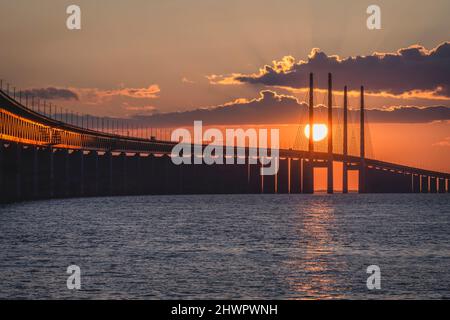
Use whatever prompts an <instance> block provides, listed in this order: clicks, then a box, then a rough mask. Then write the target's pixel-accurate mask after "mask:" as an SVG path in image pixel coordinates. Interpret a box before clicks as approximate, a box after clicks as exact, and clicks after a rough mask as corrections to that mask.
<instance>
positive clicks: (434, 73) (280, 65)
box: [210, 42, 450, 97]
mask: <svg viewBox="0 0 450 320" xmlns="http://www.w3.org/2000/svg"><path fill="white" fill-rule="evenodd" d="M310 72H313V73H315V74H316V75H317V77H318V78H319V81H318V86H319V87H321V88H325V87H326V85H327V82H326V77H327V73H328V72H331V73H333V76H334V84H335V87H336V88H339V89H341V88H342V87H343V86H344V85H348V86H350V87H351V88H358V87H359V86H360V85H362V84H363V85H365V86H366V87H367V90H368V91H370V92H374V93H380V92H387V93H391V94H402V93H405V92H411V91H416V90H418V91H433V92H434V94H435V95H442V96H445V97H450V42H445V43H442V44H441V45H439V46H438V47H436V48H435V49H432V50H427V49H425V48H424V47H422V46H418V45H415V46H411V47H409V48H405V49H400V50H398V51H397V52H396V53H374V54H372V55H369V56H356V57H349V58H345V59H341V58H339V57H338V56H328V55H327V54H325V53H323V52H321V51H320V50H319V49H313V51H312V52H311V55H310V56H309V58H308V60H307V61H300V62H295V59H294V58H293V57H290V56H287V57H284V58H283V59H282V60H281V61H278V62H274V64H273V65H271V66H269V65H266V66H265V67H264V68H262V69H261V70H260V71H259V73H257V74H253V75H240V74H233V75H231V76H229V77H227V76H225V77H223V76H211V77H210V80H211V82H214V83H221V84H232V83H250V84H263V85H267V86H285V87H290V88H305V87H307V86H308V83H307V81H308V74H309V73H310Z"/></svg>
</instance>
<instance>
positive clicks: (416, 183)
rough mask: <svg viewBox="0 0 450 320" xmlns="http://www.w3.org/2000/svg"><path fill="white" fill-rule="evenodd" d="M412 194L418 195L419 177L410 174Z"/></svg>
mask: <svg viewBox="0 0 450 320" xmlns="http://www.w3.org/2000/svg"><path fill="white" fill-rule="evenodd" d="M411 176H412V178H411V179H412V192H413V193H420V175H418V174H412V175H411Z"/></svg>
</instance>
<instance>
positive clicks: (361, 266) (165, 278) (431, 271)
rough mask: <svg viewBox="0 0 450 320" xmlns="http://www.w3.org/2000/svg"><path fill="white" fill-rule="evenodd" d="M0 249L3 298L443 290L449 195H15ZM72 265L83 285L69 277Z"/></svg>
mask: <svg viewBox="0 0 450 320" xmlns="http://www.w3.org/2000/svg"><path fill="white" fill-rule="evenodd" d="M0 249H1V250H0V298H3V299H4V298H38V299H46V298H57V299H59V298H81V299H85V298H86V299H93V298H100V299H108V298H112V299H122V298H135V299H159V298H166V299H174V298H192V299H197V298H209V299H214V298H232V299H241V298H242V299H254V298H273V299H298V298H346V299H353V298H363V299H380V298H406V299H419V298H431V299H435V298H437V299H442V298H447V299H450V196H449V195H448V194H444V195H356V194H354V195H334V196H327V195H313V196H311V195H284V196H283V195H277V196H271V195H245V196H242V195H236V196H234V195H226V196H176V197H174V196H145V197H116V198H90V199H69V200H51V201H41V202H30V203H21V204H14V205H7V206H1V207H0ZM71 264H76V265H78V266H80V268H81V273H82V275H81V285H82V290H80V291H70V290H68V289H67V287H66V279H67V276H68V275H67V274H66V269H67V267H68V266H69V265H71ZM373 264H375V265H378V266H380V268H381V273H382V283H381V285H382V289H381V290H379V291H376V292H373V291H369V290H368V289H367V287H366V279H367V277H368V274H366V268H367V266H369V265H373Z"/></svg>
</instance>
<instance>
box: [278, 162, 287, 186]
mask: <svg viewBox="0 0 450 320" xmlns="http://www.w3.org/2000/svg"><path fill="white" fill-rule="evenodd" d="M277 193H279V194H286V193H289V159H287V158H285V159H281V158H280V168H279V170H278V173H277Z"/></svg>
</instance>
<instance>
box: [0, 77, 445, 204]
mask: <svg viewBox="0 0 450 320" xmlns="http://www.w3.org/2000/svg"><path fill="white" fill-rule="evenodd" d="M308 92H309V104H308V105H309V107H308V117H307V119H306V124H309V125H310V126H309V135H308V136H309V138H307V139H306V141H302V138H298V137H297V139H296V142H295V143H294V146H292V147H290V148H284V149H283V148H282V149H280V150H279V159H278V160H279V171H278V173H277V174H276V175H272V176H262V175H261V170H260V169H261V164H259V162H258V163H256V164H251V163H249V161H245V164H237V163H236V162H237V161H235V164H227V165H220V164H214V165H206V164H200V165H185V164H182V165H175V164H173V162H172V160H171V157H170V154H171V152H172V148H173V147H174V145H175V144H176V143H175V142H172V141H170V139H169V138H167V137H165V138H162V137H158V136H157V137H153V136H152V133H150V134H148V129H147V128H145V129H142V128H141V130H138V132H139V136H140V137H130V136H129V135H128V134H126V135H125V134H123V131H124V130H125V131H129V130H130V128H125V129H124V128H123V127H122V128H121V129H122V130H120V128H118V127H114V124H111V122H108V120H105V119H101V118H98V117H97V118H96V117H90V118H89V116H86V117H85V118H84V117H83V118H81V121H82V124H81V125H80V124H79V120H80V117H79V116H78V115H76V116H75V117H76V121H74V114H68V113H66V114H64V113H63V112H62V111H61V112H60V113H59V116H57V112H56V110H55V112H53V113H52V111H51V106H50V112H49V113H47V114H45V110H46V107H45V106H44V114H43V113H42V112H40V110H39V109H40V105H39V107H38V109H37V108H36V106H35V104H34V102H31V106H29V105H30V103H29V102H30V101H28V100H29V99H28V97H22V96H21V94H20V93H19V96H18V95H17V94H16V92H15V91H14V92H11V90H10V89H9V87H8V88H7V89H5V90H4V89H3V88H1V90H0V142H1V143H0V189H1V192H0V202H14V201H22V200H33V199H46V198H64V197H83V196H111V195H144V194H208V193H211V194H227V193H249V194H250V193H255V194H256V193H269V194H271V193H280V194H286V193H292V194H299V193H313V192H314V168H326V169H327V192H328V193H333V192H334V189H335V186H334V172H333V171H334V166H333V163H335V162H341V163H342V164H343V166H342V168H343V169H342V181H343V192H344V193H347V192H348V172H349V171H357V172H358V177H359V178H358V180H359V183H358V185H359V187H358V191H359V192H360V193H437V192H439V193H445V192H449V180H450V174H449V173H444V172H436V171H430V170H425V169H420V168H413V167H409V166H404V165H401V164H395V163H389V162H385V161H381V160H375V159H370V158H368V157H366V130H367V128H366V119H365V105H364V104H365V103H364V88H363V87H361V93H360V106H359V126H358V127H359V133H358V135H359V143H358V148H359V150H358V151H359V152H358V154H356V155H355V154H350V152H349V141H350V140H351V139H350V137H349V131H350V130H349V120H348V118H349V111H348V98H347V88H345V89H344V103H343V108H342V114H341V115H342V119H340V121H339V122H337V121H336V119H335V118H334V111H333V105H334V103H333V88H332V76H331V74H329V76H328V91H327V99H326V100H327V102H326V107H327V127H328V128H329V130H328V131H329V132H328V135H327V138H326V139H327V140H326V141H325V142H326V150H321V149H318V148H317V145H318V144H317V143H316V142H315V141H314V139H313V137H314V132H313V124H314V123H315V108H314V106H315V96H314V77H313V75H312V74H311V75H310V88H309V91H308ZM22 98H24V99H25V103H23V100H24V99H22ZM324 104H325V103H324ZM47 107H48V106H47ZM199 120H201V119H199ZM89 121H91V122H89ZM105 121H106V123H105ZM89 123H91V125H90V126H89ZM84 124H86V125H84ZM302 125H305V124H302ZM338 126H340V127H339V130H335V129H336V128H337V127H338ZM341 127H342V128H341ZM114 129H116V130H114ZM336 132H338V134H339V137H338V139H336V135H337V134H336ZM300 136H301V135H300ZM353 138H354V137H353ZM303 140H304V139H303ZM337 142H338V143H339V146H340V147H339V150H340V151H339V152H336V149H338V148H336V143H337ZM302 145H305V146H304V147H303V146H302ZM204 147H205V146H202V148H204ZM237 149H238V147H236V152H235V153H234V154H235V155H236V157H237V155H238V152H237ZM251 151H252V150H250V149H249V148H245V147H244V154H245V157H246V159H248V157H251V156H252V152H251ZM195 156H196V155H191V157H195ZM193 162H194V161H192V163H193ZM224 162H225V161H224Z"/></svg>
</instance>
